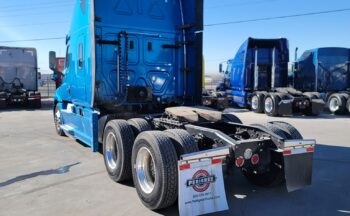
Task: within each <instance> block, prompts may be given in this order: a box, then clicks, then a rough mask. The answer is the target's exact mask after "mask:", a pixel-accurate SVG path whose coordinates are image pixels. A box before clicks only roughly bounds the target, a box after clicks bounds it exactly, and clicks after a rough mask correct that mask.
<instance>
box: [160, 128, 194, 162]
mask: <svg viewBox="0 0 350 216" xmlns="http://www.w3.org/2000/svg"><path fill="white" fill-rule="evenodd" d="M164 133H165V134H166V135H167V136H168V137H169V138H170V139H171V141H172V143H173V145H174V147H175V150H176V154H177V157H178V159H180V156H181V155H183V154H188V153H193V152H198V151H199V148H198V144H197V143H196V140H195V139H194V137H193V136H191V135H190V134H189V133H188V132H187V131H185V130H181V129H170V130H166V131H164Z"/></svg>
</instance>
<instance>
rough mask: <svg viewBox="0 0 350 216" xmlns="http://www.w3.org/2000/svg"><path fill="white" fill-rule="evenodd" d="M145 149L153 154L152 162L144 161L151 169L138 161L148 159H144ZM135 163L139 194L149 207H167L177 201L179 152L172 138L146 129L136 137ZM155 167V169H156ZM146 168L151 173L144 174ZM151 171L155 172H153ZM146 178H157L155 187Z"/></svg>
mask: <svg viewBox="0 0 350 216" xmlns="http://www.w3.org/2000/svg"><path fill="white" fill-rule="evenodd" d="M144 152H146V154H148V155H149V156H148V158H151V159H149V160H150V161H151V163H150V162H149V161H147V163H143V164H146V165H148V166H149V167H150V168H147V169H146V168H145V169H142V168H143V167H145V166H144V165H140V163H139V162H138V161H144V160H142V155H144V154H145V153H144ZM147 152H148V153H147ZM138 157H141V159H138ZM132 164H133V169H132V173H133V180H134V184H135V187H136V191H137V194H138V196H139V198H140V199H141V201H142V203H143V204H144V205H145V206H146V207H147V208H149V209H151V210H157V209H163V208H166V207H169V206H171V205H173V204H174V203H175V201H176V199H177V196H178V191H177V190H178V173H177V155H176V150H175V148H174V146H173V145H172V142H171V139H170V138H169V137H168V136H167V135H166V134H165V133H164V132H161V131H146V132H143V133H141V134H140V135H139V136H138V137H137V138H136V141H135V144H134V147H133V150H132ZM152 168H153V169H154V170H155V172H152ZM142 170H146V171H148V175H143V174H142V173H143V172H142ZM146 171H144V172H146ZM150 172H151V174H149V173H150ZM154 173H155V174H154ZM153 174H154V175H153ZM145 176H148V178H146V177H145ZM152 177H153V178H152ZM142 179H146V180H147V179H150V181H151V182H152V181H153V187H151V188H150V189H149V187H145V186H144V185H145V184H144V182H145V181H144V180H142ZM145 188H146V189H145Z"/></svg>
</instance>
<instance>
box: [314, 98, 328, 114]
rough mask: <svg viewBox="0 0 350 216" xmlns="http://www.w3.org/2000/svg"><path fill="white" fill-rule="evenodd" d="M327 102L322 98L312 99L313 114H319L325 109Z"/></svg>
mask: <svg viewBox="0 0 350 216" xmlns="http://www.w3.org/2000/svg"><path fill="white" fill-rule="evenodd" d="M324 106H325V103H324V101H323V100H322V99H312V100H311V109H312V114H313V115H319V114H320V113H321V112H322V110H323V109H324Z"/></svg>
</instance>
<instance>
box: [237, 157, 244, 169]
mask: <svg viewBox="0 0 350 216" xmlns="http://www.w3.org/2000/svg"><path fill="white" fill-rule="evenodd" d="M243 165H244V158H243V157H242V156H241V157H238V158H236V166H237V167H242V166H243Z"/></svg>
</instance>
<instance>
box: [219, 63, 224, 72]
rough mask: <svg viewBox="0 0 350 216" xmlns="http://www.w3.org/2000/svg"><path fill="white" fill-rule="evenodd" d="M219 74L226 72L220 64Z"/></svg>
mask: <svg viewBox="0 0 350 216" xmlns="http://www.w3.org/2000/svg"><path fill="white" fill-rule="evenodd" d="M219 72H220V73H222V72H224V71H223V69H222V64H219Z"/></svg>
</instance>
